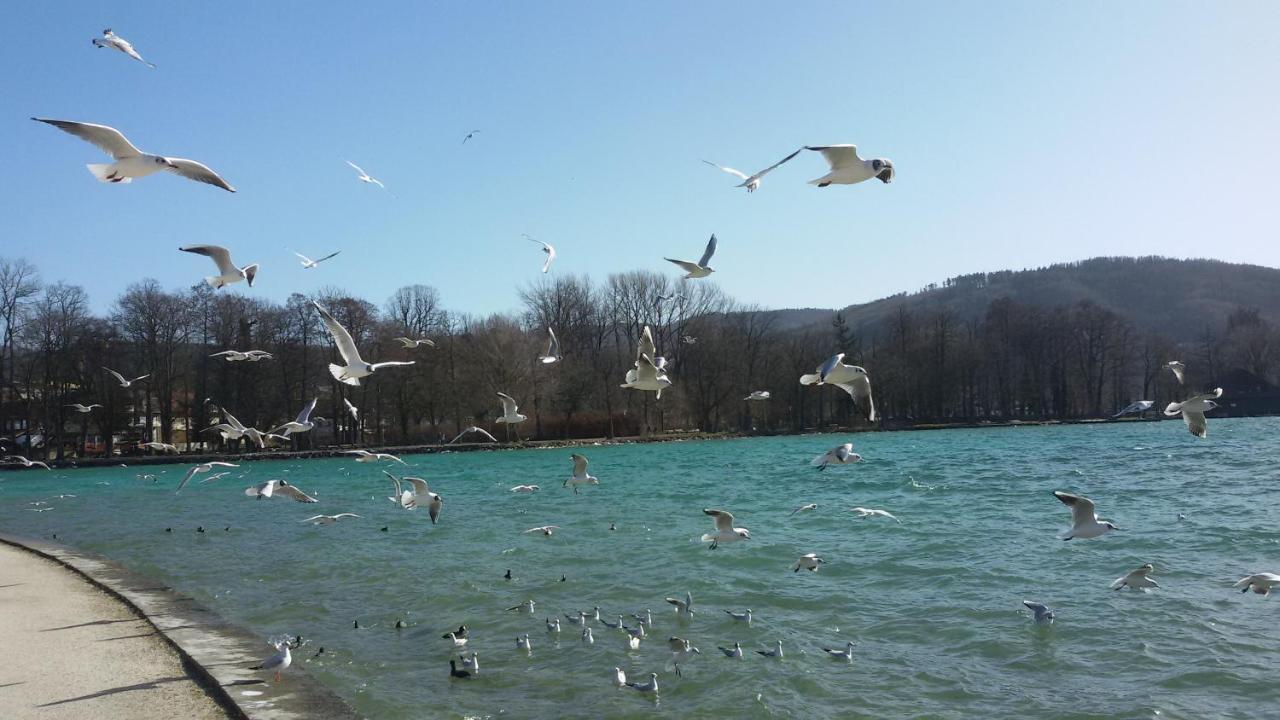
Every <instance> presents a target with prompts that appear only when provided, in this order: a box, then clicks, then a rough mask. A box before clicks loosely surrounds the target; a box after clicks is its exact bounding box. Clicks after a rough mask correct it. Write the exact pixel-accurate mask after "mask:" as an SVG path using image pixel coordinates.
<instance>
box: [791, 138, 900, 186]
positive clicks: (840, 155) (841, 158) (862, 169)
mask: <svg viewBox="0 0 1280 720" xmlns="http://www.w3.org/2000/svg"><path fill="white" fill-rule="evenodd" d="M804 149H805V150H813V151H815V152H820V153H822V157H823V158H825V159H826V161H827V164H828V165H830V166H831V171H830V172H828V173H827V174H826V175H823V176H822V177H820V178H817V179H814V180H810V181H809V184H810V185H817V186H818V187H826V186H828V185H831V184H832V183H834V184H836V185H854V184H856V183H860V182H862V181H864V180H870V179H871V178H876V179H877V180H879V181H880V182H882V183H886V184H888V183H891V182H893V176H894V172H893V162H892V161H890V160H886V159H884V158H877V159H875V160H863V159H862V158H860V157H858V146H857V145H825V146H821V147H814V146H809V145H805V146H804Z"/></svg>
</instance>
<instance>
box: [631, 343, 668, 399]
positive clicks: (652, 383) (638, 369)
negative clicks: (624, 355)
mask: <svg viewBox="0 0 1280 720" xmlns="http://www.w3.org/2000/svg"><path fill="white" fill-rule="evenodd" d="M666 365H667V359H666V358H665V357H662V356H660V355H658V347H657V345H655V344H654V342H653V331H652V330H651V329H650V328H649V326H648V325H645V326H644V330H643V331H642V332H641V333H640V342H639V343H637V345H636V363H635V367H634V368H632V369H630V370H628V371H627V376H626V382H625V383H623V384H622V387H624V388H629V389H632V390H647V391H651V392H655V393H657V395H656V397H655V399H657V400H661V399H662V391H663V390H665V389H666V388H669V387H671V378H669V377H667V374H666V372H664V370H663V369H664V368H665V367H666Z"/></svg>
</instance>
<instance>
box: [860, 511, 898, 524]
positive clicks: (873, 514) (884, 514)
mask: <svg viewBox="0 0 1280 720" xmlns="http://www.w3.org/2000/svg"><path fill="white" fill-rule="evenodd" d="M849 512H855V513H858V519H860V520H861V519H865V518H874V517H885V518H889V519H890V520H893V521H894V522H897V523H900V522H902V521H901V520H899V519H898V518H896V517H894V516H893V515H892V514H890V513H889V512H888V511H887V510H876V509H875V508H864V507H856V508H850V510H849Z"/></svg>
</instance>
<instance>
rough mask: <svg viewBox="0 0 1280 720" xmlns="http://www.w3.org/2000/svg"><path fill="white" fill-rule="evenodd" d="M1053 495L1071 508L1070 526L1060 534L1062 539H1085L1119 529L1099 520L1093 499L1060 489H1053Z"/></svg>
mask: <svg viewBox="0 0 1280 720" xmlns="http://www.w3.org/2000/svg"><path fill="white" fill-rule="evenodd" d="M1053 496H1054V497H1056V498H1058V499H1059V500H1061V501H1062V503H1063V504H1065V505H1067V506H1068V507H1070V508H1071V528H1070V529H1069V530H1067V531H1066V532H1065V533H1063V534H1062V535H1061V536H1060V537H1061V538H1062V539H1063V540H1074V539H1076V538H1080V539H1082V540H1087V539H1089V538H1096V537H1099V536H1101V535H1104V534H1106V533H1108V532H1111V531H1112V530H1119V529H1120V528H1118V527H1116V526H1115V525H1112V524H1111V522H1110V521H1108V520H1099V519H1098V515H1097V513H1096V512H1095V508H1094V505H1093V501H1092V500H1090V499H1089V498H1087V497H1083V496H1080V495H1072V494H1071V493H1066V492H1062V491H1061V490H1054V491H1053Z"/></svg>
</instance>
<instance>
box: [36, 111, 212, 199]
mask: <svg viewBox="0 0 1280 720" xmlns="http://www.w3.org/2000/svg"><path fill="white" fill-rule="evenodd" d="M31 119H32V120H35V121H36V122H42V123H47V124H49V125H52V126H54V127H56V128H58V129H59V130H62V131H63V132H67V133H70V134H72V135H75V136H76V137H78V138H80V139H81V140H84V141H86V142H89V143H90V144H93V145H96V146H97V147H98V149H100V150H102V151H103V152H105V153H106V154H108V155H110V156H111V157H113V158H115V162H114V163H101V164H90V165H88V166H87V167H88V168H89V172H91V173H93V176H94V177H96V178H98V180H100V181H102V182H108V183H128V182H132V181H133V179H134V178H143V177H146V176H148V175H150V174H152V173H157V172H160V171H161V170H167V171H169V172H172V173H176V174H178V175H181V176H182V177H184V178H187V179H188V180H196V181H198V182H202V183H207V184H209V185H213V186H214V187H220V188H222V189H223V190H227V191H228V192H235V191H236V189H235V188H233V187H231V186H230V185H228V184H227V181H226V180H223V179H222V178H221V177H219V176H218V174H217V173H216V172H214V171H212V170H210V169H209V168H208V167H206V166H205V165H202V164H200V163H198V162H196V161H195V160H187V159H186V158H170V157H162V156H160V155H148V154H147V153H144V152H142V151H141V150H139V149H138V148H136V147H134V146H133V143H131V142H129V140H128V139H127V138H126V137H125V136H124V135H123V134H121V132H120V131H119V130H117V129H115V128H113V127H107V126H106V125H95V124H93V123H83V122H75V121H74V120H49V119H47V118H38V117H33V118H31Z"/></svg>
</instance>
